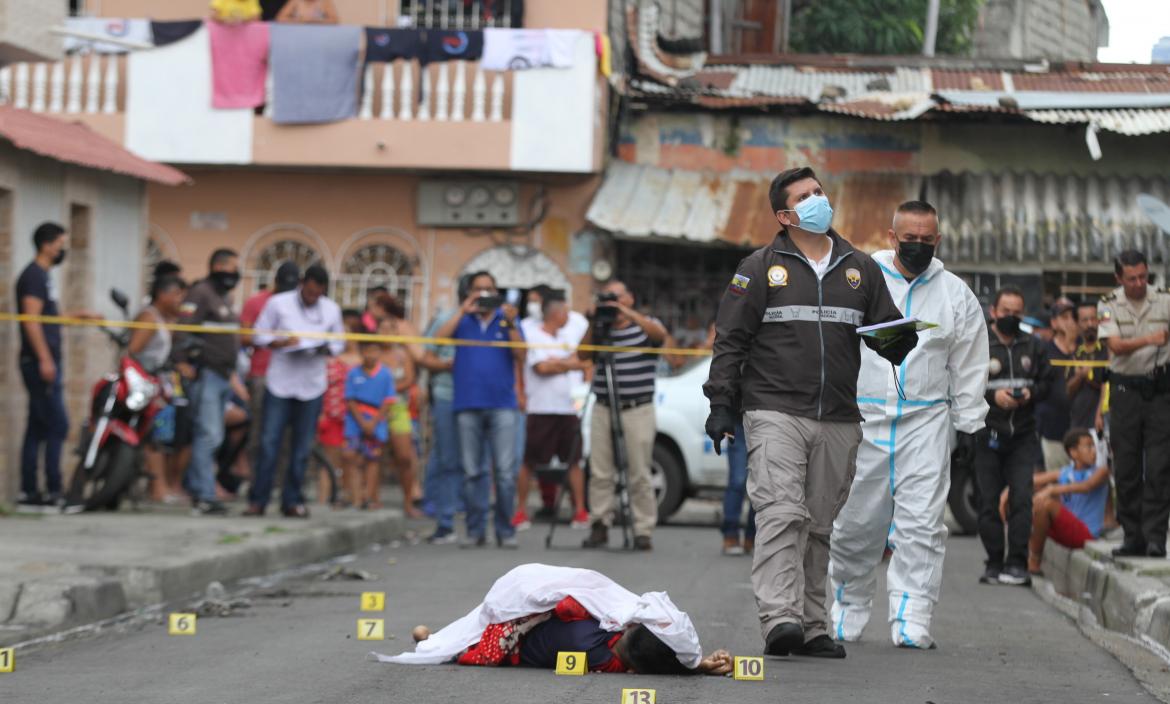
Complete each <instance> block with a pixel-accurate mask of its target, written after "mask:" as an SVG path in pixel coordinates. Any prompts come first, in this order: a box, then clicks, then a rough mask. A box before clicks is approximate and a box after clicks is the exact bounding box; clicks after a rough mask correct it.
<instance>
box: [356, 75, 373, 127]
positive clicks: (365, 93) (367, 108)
mask: <svg viewBox="0 0 1170 704" xmlns="http://www.w3.org/2000/svg"><path fill="white" fill-rule="evenodd" d="M373 116H374V65H373V64H366V70H365V75H364V76H363V77H362V106H361V109H359V110H358V117H359V118H360V119H362V120H369V119H370V118H372V117H373Z"/></svg>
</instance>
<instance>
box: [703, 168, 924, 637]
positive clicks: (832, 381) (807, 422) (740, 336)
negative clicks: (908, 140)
mask: <svg viewBox="0 0 1170 704" xmlns="http://www.w3.org/2000/svg"><path fill="white" fill-rule="evenodd" d="M768 195H769V199H770V200H771V205H772V210H773V211H774V213H775V215H776V219H777V221H778V222H779V223H780V225H781V227H782V231H781V232H780V233H779V234H778V235H777V236H776V239H775V241H773V242H772V244H771V245H769V246H767V247H764V248H762V249H759V250H756V251H755V252H753V253H752V254H750V255H748V256H747V257H746V258H745V259H744V260H743V261H742V262H740V264H739V269H738V270H737V271H736V273H735V276H734V277H733V278H732V280H731V283H730V285H729V286H728V288H727V291H726V292H725V293H724V295H723V300H722V302H721V303H720V305H719V315H718V318H717V320H716V323H715V349H714V359H713V360H712V362H711V373H710V378H709V379H708V381H707V383H706V385H704V387H703V391H704V393H706V395H707V398H709V399H710V400H711V415H710V417H709V418H708V419H707V428H706V429H707V434H708V435H709V436H710V437H711V440H712V441H713V442H714V443H715V447H716V448H718V447H719V445H720V443H721V442H722V441H723V439H724V437H733V436H734V431H735V420H736V416H737V415H738V413H740V412H742V413H743V414H744V428H745V431H746V437H747V446H748V466H749V477H748V485H747V488H748V496H749V498H750V499H751V502H752V506H753V507H754V508H755V509H756V511H757V514H756V516H757V517H756V524H757V533H756V549H755V556H754V561H753V564H752V587H753V589H754V590H755V593H756V602H757V604H758V606H759V611H760V622H761V625H762V627H763V635H764V640H765V643H766V648H765V652H766V653H767V654H769V655H788V654H789V653H790V652H791V653H795V654H798V655H809V656H813V657H828V658H843V657H845V649H844V647H842V646H841V645H839V644H837V643H834V642H833V640H832V638H830V637H829V629H828V614H827V613H826V611H825V579H826V576H827V573H828V566H829V535H830V533H832V530H833V519H834V518H836V516H837V512H838V511H840V510H841V506H842V505H844V503H845V499H846V497H847V496H848V494H849V486H850V483H851V482H852V480H853V474H854V470H855V467H856V464H855V463H856V459H857V447H858V445H859V444H860V442H861V425H860V421H861V414H860V412H859V411H858V409H857V372H858V368H859V366H860V363H861V348H860V345H859V344H858V339H859V338H858V335H857V328H858V327H861V326H863V325H871V324H875V323H882V322H889V321H894V320H898V319H899V318H901V317H902V314H901V313H900V312H899V310H898V307H897V306H896V305H895V304H894V301H893V300H892V299H891V298H890V293H889V291H888V290H887V288H886V282H885V278H884V277H883V276H882V272H881V270H880V269H879V268H878V266H877V264H876V263H874V261H873V260H872V259H870V258H869V256H867V255H866V254H863V253H862V252H858V251H856V250H854V249H853V247H852V246H850V244H849V243H848V242H847V241H846V240H845V239H844V238H843V237H841V236H840V235H838V234H837V233H836V232H834V231H833V230H832V229H830V227H829V225H830V223H831V221H832V216H833V210H832V208H831V207H830V206H829V201H828V199H827V198H826V197H825V194H824V191H823V190H822V189H821V184H820V182H819V181H818V180H817V178H816V174H814V173H813V171H812V169H809V168H807V167H806V168H800V169H790V170H788V171H784V172H782V173H781V174H780V175H779V176H777V177H776V178H775V180H773V181H772V186H771V188H770V189H769V193H768ZM864 339H865V341H866V343H867V344H869V345H870V346H871V347H872V348H873V349H874V350H875V351H876V352H878V353H879V354H881V355H882V356H883V357H885V358H886V359H888V360H890V361H891V362H892V363H893V364H899V363H901V361H902V360H903V359H904V358H905V357H906V355H907V354H909V353H910V350H912V349H913V348H914V346H915V345H916V344H917V342H918V336H917V334H916V333H915V332H913V331H912V330H910V331H908V332H906V333H904V334H902V335H900V336H898V337H896V338H895V339H893V340H891V341H888V342H887V343H886V344H885V345H882V344H879V343H878V342H876V341H875V340H873V339H871V338H864Z"/></svg>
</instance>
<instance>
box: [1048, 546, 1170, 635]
mask: <svg viewBox="0 0 1170 704" xmlns="http://www.w3.org/2000/svg"><path fill="white" fill-rule="evenodd" d="M1119 544H1120V543H1117V542H1108V541H1103V540H1095V541H1092V542H1090V543H1088V544H1086V545H1085V549H1084V550H1068V549H1067V548H1063V547H1061V546H1059V545H1057V544H1056V543H1054V542H1052V541H1051V540H1050V541H1048V544H1047V545H1046V546H1045V547H1044V564H1043V570H1044V576H1045V579H1046V581H1047V582H1049V583H1050V584H1051V585H1052V587H1053V589H1055V590H1056V592H1058V593H1059V594H1061V595H1063V596H1065V597H1067V598H1069V599H1071V600H1072V601H1074V602H1076V603H1077V604H1078V605H1079V606H1080V608H1079V609H1078V612H1079V613H1078V614H1077V615H1076V618H1077V620H1078V621H1079V622H1081V623H1082V624H1086V625H1095V626H1100V627H1102V628H1106V629H1108V630H1110V631H1115V632H1117V633H1121V634H1123V635H1126V636H1129V637H1131V638H1135V639H1137V640H1138V641H1141V642H1142V643H1144V644H1146V645H1147V646H1151V647H1155V649H1156V650H1159V649H1161V650H1163V651H1166V650H1170V560H1165V559H1153V558H1114V557H1113V556H1112V554H1111V551H1112V550H1113V548H1115V547H1117V546H1118V545H1119Z"/></svg>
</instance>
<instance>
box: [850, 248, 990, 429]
mask: <svg viewBox="0 0 1170 704" xmlns="http://www.w3.org/2000/svg"><path fill="white" fill-rule="evenodd" d="M895 256H896V254H895V252H894V251H893V250H883V251H880V252H877V253H875V254H874V255H873V259H874V261H876V262H877V263H878V265H879V266H880V267H881V269H882V274H883V275H884V276H885V277H886V286H887V287H888V288H889V290H890V296H891V297H893V299H894V303H895V304H896V305H897V306H898V308H899V309H900V310H901V311H902V313H903V314H904V315H905V316H907V317H914V318H918V319H919V320H921V321H924V322H928V323H934V324H935V325H937V326H938V327H935V328H931V329H930V330H924V331H922V332H919V333H918V346H917V347H916V348H915V349H914V351H913V352H911V353H910V355H909V356H908V357H906V360H905V361H904V362H903V363H902V364H901V366H900V367H898V371H897V373H898V376H899V379H900V380H901V384H902V388H903V390H904V391H905V395H906V400H905V401H903V400H902V399H901V398H899V396H898V387H897V384H895V380H894V370H893V369H892V368H891V367H890V363H889V362H887V361H886V360H884V359H882V358H881V357H879V356H877V355H876V354H874V353H873V352H872V351H870V350H869V348H868V347H866V346H864V345H862V348H861V373H860V374H859V375H858V381H857V396H858V399H857V400H858V406H859V407H860V409H861V412H862V415H864V416H865V418H866V420H871V419H874V418H878V417H893V416H895V415H907V414H909V413H917V412H922V411H925V410H928V409H931V408H933V407H935V406H938V405H942V404H946V405H949V407H950V413H951V417H952V420H953V421H954V424H955V429H956V430H959V431H961V432H965V433H970V432H975V431H976V430H978V429H980V428H982V427H983V421H984V418H985V417H986V416H987V402H986V401H985V400H984V397H983V392H984V389H985V385H986V383H987V365H988V360H989V355H988V351H987V325H986V322H985V320H984V316H983V308H982V306H980V304H979V301H978V299H976V298H975V294H974V293H973V292H972V291H971V289H970V287H968V286H967V284H966V283H964V282H963V280H962V279H960V278H959V277H957V276H955V275H954V274H952V273H950V272H949V271H947V270H946V269H945V267H944V266H943V263H942V261H940V260H939V259H938V258H935V259H934V260H933V261H931V263H930V266H929V267H927V269H926V271H924V272H923V273H922V274H920V275H918V276H917V277H915V278H914V279H913V280H912V281H907V280H906V278H905V277H904V276H902V275H901V274H900V273H899V272H898V270H897V268H896V267H895V265H894V257H895Z"/></svg>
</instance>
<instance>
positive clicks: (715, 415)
mask: <svg viewBox="0 0 1170 704" xmlns="http://www.w3.org/2000/svg"><path fill="white" fill-rule="evenodd" d="M704 429H705V430H706V431H707V437H709V438H711V442H713V443H715V454H716V455H721V454H723V450H722V448H721V445H722V444H723V438H730V439H731V442H735V417H734V416H733V415H732V413H731V408H729V407H728V406H724V405H714V406H711V414H710V415H709V416H707V424H706V425H705V426H704Z"/></svg>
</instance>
